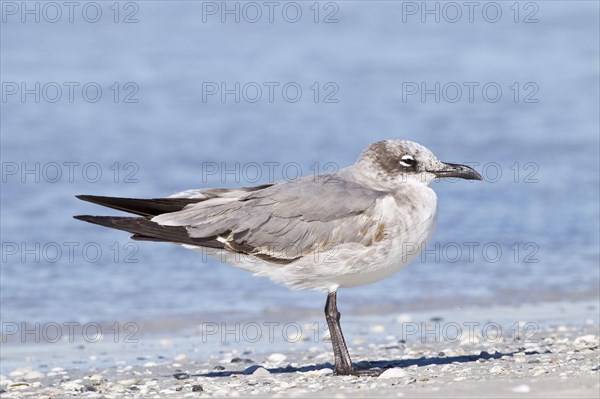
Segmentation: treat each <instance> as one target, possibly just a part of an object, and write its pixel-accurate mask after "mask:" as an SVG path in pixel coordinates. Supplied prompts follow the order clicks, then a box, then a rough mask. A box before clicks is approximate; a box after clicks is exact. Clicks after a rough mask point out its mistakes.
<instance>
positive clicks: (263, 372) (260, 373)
mask: <svg viewBox="0 0 600 399" xmlns="http://www.w3.org/2000/svg"><path fill="white" fill-rule="evenodd" d="M270 375H271V372H270V371H269V370H267V369H266V368H264V367H259V368H257V369H256V370H255V371H254V373H252V376H254V377H261V378H262V377H269V376H270Z"/></svg>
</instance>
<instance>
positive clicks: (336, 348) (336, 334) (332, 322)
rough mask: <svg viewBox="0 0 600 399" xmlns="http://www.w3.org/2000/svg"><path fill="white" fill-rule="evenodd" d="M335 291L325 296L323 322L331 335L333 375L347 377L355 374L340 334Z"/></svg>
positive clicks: (342, 336) (342, 335)
mask: <svg viewBox="0 0 600 399" xmlns="http://www.w3.org/2000/svg"><path fill="white" fill-rule="evenodd" d="M336 295H337V291H333V292H330V293H329V294H328V295H327V302H326V303H325V320H327V326H328V327H329V333H330V334H331V344H332V345H333V357H334V359H335V374H336V375H349V374H355V373H354V369H353V368H352V360H351V359H350V354H349V353H348V347H347V346H346V341H345V340H344V334H342V328H341V327H340V312H338V310H337V304H336Z"/></svg>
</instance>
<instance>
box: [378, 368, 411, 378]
mask: <svg viewBox="0 0 600 399" xmlns="http://www.w3.org/2000/svg"><path fill="white" fill-rule="evenodd" d="M405 376H406V371H404V370H403V369H401V368H398V367H396V368H393V369H387V370H385V371H384V372H383V373H381V375H380V376H379V377H377V378H379V379H382V380H389V379H392V378H402V377H405Z"/></svg>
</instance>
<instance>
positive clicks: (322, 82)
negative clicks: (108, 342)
mask: <svg viewBox="0 0 600 399" xmlns="http://www.w3.org/2000/svg"><path fill="white" fill-rule="evenodd" d="M513 3H514V2H512V1H510V2H496V3H494V4H497V5H498V6H499V7H500V9H501V11H502V14H501V17H500V18H499V19H498V20H497V21H495V22H491V21H492V20H494V18H495V17H494V18H492V17H490V15H492V16H493V15H494V13H493V11H494V10H491V9H489V10H488V9H486V10H487V11H488V12H489V14H486V15H485V17H484V16H483V15H482V10H483V8H484V6H485V5H486V4H487V3H481V4H480V6H479V7H478V8H476V9H475V10H474V14H473V21H472V22H471V21H469V17H468V15H467V14H468V13H467V9H466V8H464V7H463V9H462V14H461V17H460V18H458V17H457V14H454V11H455V10H452V9H449V8H443V7H444V3H436V2H427V5H428V6H430V7H431V8H432V9H435V7H436V4H437V7H439V9H440V18H439V22H436V21H435V16H431V15H428V14H422V12H421V11H422V10H419V11H416V14H413V12H415V9H414V7H417V8H419V7H421V4H425V3H422V2H392V1H337V2H321V3H317V7H316V8H317V9H318V10H319V13H318V15H317V14H316V11H315V5H314V3H313V2H296V3H294V4H295V5H293V6H289V4H288V3H286V2H282V3H277V4H278V6H277V8H275V10H274V12H273V22H270V21H269V16H268V15H267V11H268V9H267V8H266V7H264V6H260V5H261V4H262V3H255V4H259V7H262V9H261V11H262V17H261V19H260V20H258V21H257V22H252V21H253V20H254V19H255V17H256V15H255V14H254V11H255V10H252V9H249V8H245V9H244V7H245V6H246V4H245V3H236V2H227V4H228V5H229V6H230V7H231V8H232V9H234V10H235V7H239V10H240V20H239V22H236V21H235V15H233V16H232V15H228V14H226V13H225V14H223V15H221V11H222V10H220V7H222V5H223V4H225V3H221V2H216V3H215V2H196V1H137V2H121V3H118V4H119V7H118V9H119V13H118V15H117V14H116V11H115V8H114V5H113V2H98V3H97V4H99V5H100V6H101V10H102V18H100V20H98V22H94V23H92V22H89V21H86V19H85V18H83V17H82V14H81V10H82V9H83V7H81V8H77V9H76V10H75V12H74V20H73V22H69V21H68V18H67V17H68V14H67V10H66V9H63V10H62V13H63V14H62V18H61V19H60V20H59V21H58V22H56V23H53V22H48V21H46V20H45V19H44V17H45V18H46V19H53V18H54V17H55V14H52V12H53V10H50V9H46V14H41V20H40V22H39V23H38V22H35V21H34V20H33V19H32V17H31V16H26V20H25V22H23V21H22V20H21V14H20V13H19V12H20V11H21V10H19V11H18V12H17V11H14V9H6V8H4V9H3V20H2V24H1V32H0V33H1V35H0V45H1V62H0V67H1V81H2V85H3V86H2V102H1V103H0V105H1V114H0V117H1V125H0V127H1V158H2V185H1V241H2V262H1V265H0V277H1V278H0V299H1V303H0V307H1V319H2V323H3V325H5V323H14V322H16V323H48V322H56V323H64V322H80V323H86V322H92V321H93V322H99V323H106V324H109V325H110V324H111V323H112V322H114V321H142V320H146V321H147V320H154V321H165V323H166V322H167V321H169V320H174V319H180V320H189V321H190V322H195V321H199V320H219V318H221V317H225V315H226V316H227V317H230V318H235V317H245V318H249V317H250V318H252V317H254V318H255V319H257V320H260V319H261V317H264V316H263V315H265V314H274V313H285V314H288V315H290V314H303V313H306V312H311V313H312V312H314V313H315V314H318V315H320V313H321V312H322V308H323V306H324V303H325V295H324V294H323V293H319V292H310V291H303V292H292V291H289V290H288V289H287V288H285V287H280V286H277V285H275V284H273V283H271V282H270V281H268V280H266V279H263V278H255V277H252V276H251V275H250V274H249V273H247V272H244V271H241V270H237V269H235V268H233V267H231V266H228V265H224V264H220V263H219V262H218V261H216V260H213V259H211V258H203V257H202V256H201V255H199V254H196V253H193V252H191V251H187V250H184V249H182V248H179V247H177V246H175V245H170V244H162V243H161V244H158V243H143V242H141V243H140V242H132V241H129V240H128V236H127V234H126V233H124V232H119V231H115V230H109V229H105V228H101V227H98V226H93V225H90V224H86V223H83V222H80V221H77V220H74V219H73V218H72V216H73V215H78V214H115V212H111V211H110V210H105V209H101V208H100V207H97V206H94V205H92V204H89V203H85V202H82V201H79V200H77V199H76V198H75V195H77V194H95V195H110V196H124V197H163V196H167V195H169V194H172V193H174V192H177V191H181V190H185V189H190V188H201V187H206V188H208V187H235V186H241V185H245V186H248V185H254V184H260V183H267V182H270V181H273V180H279V179H282V178H294V177H295V176H296V175H297V174H299V172H300V173H301V174H304V175H311V174H313V173H315V170H318V171H321V172H327V171H328V170H326V169H329V170H330V169H331V168H337V167H344V166H347V165H350V164H352V163H353V162H354V161H355V159H356V158H357V157H358V155H359V154H360V152H361V151H362V150H363V149H364V148H365V147H366V146H367V145H368V144H369V143H371V142H374V141H377V140H380V139H387V138H398V139H400V138H401V139H409V140H414V141H417V142H419V143H421V144H423V145H425V146H427V147H428V148H430V149H431V150H432V151H433V152H434V153H435V154H436V155H437V156H438V157H439V158H440V159H442V160H444V161H448V162H456V163H469V164H472V165H474V166H475V168H476V169H477V170H478V171H480V172H481V173H482V174H483V175H484V176H485V178H486V181H485V182H467V181H449V182H438V183H434V185H433V187H434V189H435V190H436V192H437V193H438V201H439V219H438V227H437V230H436V233H435V235H434V236H433V238H432V241H431V243H430V245H429V246H428V247H427V248H428V252H426V255H424V256H422V257H421V258H419V259H417V260H416V261H415V262H413V263H412V264H411V265H409V266H407V267H406V268H405V269H403V270H402V271H401V272H399V273H398V274H396V275H394V276H393V277H391V278H388V279H386V280H384V281H381V282H378V283H376V284H373V285H369V286H364V287H357V288H353V289H345V290H341V291H340V294H339V302H340V309H341V311H342V312H343V313H344V314H345V315H347V314H358V313H370V314H378V313H384V312H387V313H402V312H408V311H411V310H415V309H439V308H452V309H460V308H461V307H464V306H471V305H481V306H487V305H492V304H495V305H519V304H524V303H528V304H530V303H537V302H543V301H577V300H590V299H591V300H597V299H598V296H599V284H600V270H599V263H600V256H599V253H600V251H599V231H600V226H599V220H600V210H599V203H600V200H599V187H600V184H599V183H600V182H599V170H600V165H599V109H600V104H599V98H600V97H599V96H600V94H599V72H598V71H599V36H598V30H599V4H598V2H594V1H548V2H546V1H538V2H529V3H525V2H520V3H516V4H518V6H517V9H518V10H519V13H518V15H517V14H516V11H515V8H514V7H515V6H514V4H513ZM5 4H6V2H4V3H3V7H6V5H5ZM14 4H16V6H17V7H20V4H24V3H14ZM28 4H30V5H31V7H34V5H33V4H34V2H29V3H28ZM82 4H85V3H82ZM236 4H237V6H236ZM527 4H529V5H527ZM532 4H533V5H532ZM38 5H39V4H38ZM40 7H42V6H40ZM110 7H113V8H110ZM214 7H217V9H218V10H217V11H215V8H214ZM298 7H299V9H300V10H301V12H302V15H301V17H300V19H299V20H298V21H297V22H291V21H293V20H294V19H295V18H296V17H295V15H296V14H294V11H295V10H297V9H298ZM311 7H313V8H311ZM510 7H513V8H510ZM284 8H285V9H286V10H287V11H288V12H289V13H288V14H286V15H285V16H284V15H283V14H282V13H281V11H282V10H283V9H284ZM243 10H245V12H246V14H243V12H244V11H243ZM443 10H445V11H443ZM13 11H14V12H17V13H16V14H14V15H13ZM87 11H89V14H88V15H87V16H86V18H87V19H88V20H92V19H93V18H92V17H90V15H92V16H93V11H94V10H87ZM40 12H42V11H40ZM213 12H216V14H213ZM444 12H445V14H444ZM222 17H223V18H225V22H222V20H221V18H222ZM422 17H423V18H425V21H424V22H423V20H422ZM27 18H28V19H27ZM315 18H316V19H317V21H318V22H315ZM457 18H458V19H457ZM115 19H116V20H117V22H115ZM515 19H516V20H517V22H515ZM124 20H128V21H129V22H132V21H133V22H132V23H124ZM134 20H137V22H135V21H134ZM336 21H337V22H336ZM536 21H537V22H536ZM36 82H37V83H39V84H40V86H39V87H40V88H39V90H37V93H38V96H39V99H36V94H35V92H36V89H35V88H36ZM52 82H54V83H52ZM236 82H238V83H239V84H240V86H239V87H240V89H239V90H237V95H238V96H239V102H237V101H236V93H234V94H231V93H233V92H236V89H235V88H236V86H235V85H236ZM436 82H437V83H439V90H436ZM115 83H116V85H115ZM222 84H225V86H224V87H225V89H228V90H233V92H230V94H226V95H225V97H224V98H221V93H220V92H218V93H217V94H214V95H213V94H211V93H212V92H211V90H213V91H214V90H219V91H220V90H221V88H222V87H223V86H222ZM23 85H25V86H23ZM69 85H71V86H69ZM269 85H270V86H269ZM423 85H424V86H423ZM57 86H59V87H61V90H62V95H61V97H60V98H57V95H56V92H55V91H53V90H56V87H57ZM44 87H45V89H44ZM68 87H74V89H73V98H72V101H71V99H70V98H69V90H68ZM83 87H87V89H86V90H88V91H87V92H82V88H83ZM97 87H100V88H101V90H102V95H101V96H100V97H98V96H96V94H94V93H95V92H94V90H96V88H97ZM244 87H245V89H244ZM256 87H260V88H261V90H262V95H261V97H260V98H259V99H257V98H258V96H257V93H258V92H257V91H256V90H257V89H256ZM269 87H273V97H272V101H271V99H269V89H268V88H269ZM284 87H286V88H287V89H286V90H287V91H286V92H283V91H282V89H283V88H284ZM298 87H299V88H300V89H301V91H302V95H301V97H297V95H296V94H295V93H296V92H295V90H296V91H297V88H298ZM457 87H459V88H461V90H462V93H461V96H459V97H457V93H458V92H456V88H457ZM469 87H473V93H472V94H473V96H472V98H469V89H468V88H469ZM484 87H486V90H485V91H484V90H483V88H484ZM498 87H499V88H500V89H501V90H502V92H501V95H497V94H498V93H497V92H496V89H497V88H498ZM23 88H25V89H26V90H27V89H29V90H30V91H31V90H33V91H32V93H34V94H31V93H30V94H25V95H23V96H22V94H23V93H22V89H23ZM117 88H118V89H117ZM317 88H318V90H317ZM15 89H16V90H18V91H17V92H16V94H14V90H15ZM288 89H289V90H288ZM421 89H425V90H429V91H428V92H426V93H429V94H425V95H424V96H423V97H422V96H421V94H422V92H421ZM411 90H412V91H411ZM414 90H418V92H417V93H416V94H415V92H414ZM436 94H437V95H438V96H439V98H436ZM36 100H39V101H36ZM95 100H98V101H95ZM223 100H224V101H223ZM255 100H256V101H255ZM296 100H297V101H296ZM253 101H255V102H253ZM28 171H29V172H28ZM98 172H100V173H101V175H98ZM271 172H272V173H271ZM340 201H344V199H343V198H340ZM471 248H472V252H471V250H470V249H471ZM498 249H499V250H500V251H501V252H498ZM98 250H99V253H98Z"/></svg>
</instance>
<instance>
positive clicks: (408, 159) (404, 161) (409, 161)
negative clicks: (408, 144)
mask: <svg viewBox="0 0 600 399" xmlns="http://www.w3.org/2000/svg"><path fill="white" fill-rule="evenodd" d="M414 164H415V159H414V158H413V156H412V155H404V156H403V157H402V158H400V165H402V166H406V167H407V168H410V167H411V166H413V165H414Z"/></svg>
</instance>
